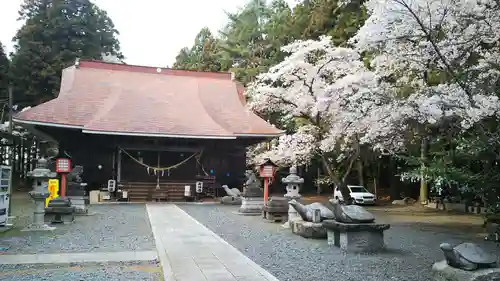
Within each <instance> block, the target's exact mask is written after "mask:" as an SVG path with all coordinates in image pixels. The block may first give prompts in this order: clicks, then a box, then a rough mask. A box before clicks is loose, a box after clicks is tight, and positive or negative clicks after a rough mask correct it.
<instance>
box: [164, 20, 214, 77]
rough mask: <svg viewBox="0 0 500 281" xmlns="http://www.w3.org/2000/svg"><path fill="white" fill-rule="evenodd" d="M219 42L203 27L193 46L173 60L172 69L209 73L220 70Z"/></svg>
mask: <svg viewBox="0 0 500 281" xmlns="http://www.w3.org/2000/svg"><path fill="white" fill-rule="evenodd" d="M219 50H220V46H219V41H218V40H217V39H216V38H215V37H214V36H213V35H212V33H211V32H210V29H208V27H204V28H203V29H201V30H200V32H199V33H198V35H196V38H195V42H194V45H193V46H192V47H191V48H190V49H189V48H183V49H182V50H181V51H180V52H179V54H178V55H177V57H176V58H175V63H174V68H176V69H187V70H199V71H211V72H217V71H221V70H222V65H221V62H220V56H219Z"/></svg>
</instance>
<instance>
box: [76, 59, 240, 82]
mask: <svg viewBox="0 0 500 281" xmlns="http://www.w3.org/2000/svg"><path fill="white" fill-rule="evenodd" d="M75 65H76V66H77V67H79V68H94V69H107V70H115V71H130V72H142V73H150V74H153V73H154V74H164V75H176V76H190V77H200V78H214V79H224V80H232V74H231V72H208V71H198V70H185V69H173V68H168V67H154V66H144V65H132V64H121V63H114V62H104V61H99V60H86V59H77V62H76V63H75Z"/></svg>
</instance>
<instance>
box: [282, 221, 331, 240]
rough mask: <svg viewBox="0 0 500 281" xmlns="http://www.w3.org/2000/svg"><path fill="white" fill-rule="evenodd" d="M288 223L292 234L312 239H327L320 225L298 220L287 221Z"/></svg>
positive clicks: (324, 230)
mask: <svg viewBox="0 0 500 281" xmlns="http://www.w3.org/2000/svg"><path fill="white" fill-rule="evenodd" d="M289 223H290V228H291V229H292V232H293V233H295V234H297V235H299V236H302V237H305V238H314V239H325V238H327V235H326V229H325V228H324V227H323V225H322V224H321V223H314V222H308V221H304V220H302V219H300V218H299V219H294V220H289Z"/></svg>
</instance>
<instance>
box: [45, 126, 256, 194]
mask: <svg viewBox="0 0 500 281" xmlns="http://www.w3.org/2000/svg"><path fill="white" fill-rule="evenodd" d="M37 130H39V131H43V132H44V133H46V134H48V135H50V136H52V137H53V138H54V139H57V140H58V142H59V148H60V151H61V152H62V151H65V152H66V153H67V154H69V156H70V157H71V159H72V164H73V165H81V166H83V167H84V180H85V181H86V182H87V183H88V184H89V189H99V188H103V187H105V186H106V185H107V181H108V180H110V179H115V180H116V181H117V183H118V184H121V185H122V186H123V188H124V189H125V190H127V189H128V190H130V191H131V192H132V191H134V190H135V192H136V193H141V192H142V193H143V194H142V195H141V196H139V197H141V198H143V200H153V199H155V198H154V197H155V193H162V194H163V197H166V198H167V199H169V200H179V199H181V198H182V196H183V192H184V186H185V185H191V186H194V184H195V182H196V181H197V178H198V177H199V176H214V177H215V184H214V186H215V188H220V187H221V186H222V185H228V186H229V187H230V188H233V187H236V188H241V186H242V184H243V181H244V172H245V170H246V147H247V146H248V145H250V144H253V143H254V142H256V141H262V140H257V139H183V138H175V139H174V138H151V137H133V136H114V135H98V134H84V133H82V132H81V131H80V130H75V129H67V128H57V127H38V128H37ZM187 158H189V159H188V160H186V159H187ZM137 160H142V163H143V164H145V165H147V166H150V167H152V168H150V169H148V168H147V167H145V166H144V165H141V164H139V163H137ZM181 162H184V163H182V164H180V165H178V167H175V168H172V169H170V170H164V171H155V170H154V168H158V167H159V168H166V167H172V166H174V165H176V164H179V163H181ZM157 185H159V187H160V188H158V186H157ZM138 189H142V191H139V190H138ZM153 189H154V190H153ZM173 189H175V190H173ZM146 190H148V191H147V192H146ZM133 196H134V194H131V197H133ZM158 196H159V197H161V196H160V195H158ZM164 199H165V198H164Z"/></svg>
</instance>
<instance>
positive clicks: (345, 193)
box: [321, 150, 359, 204]
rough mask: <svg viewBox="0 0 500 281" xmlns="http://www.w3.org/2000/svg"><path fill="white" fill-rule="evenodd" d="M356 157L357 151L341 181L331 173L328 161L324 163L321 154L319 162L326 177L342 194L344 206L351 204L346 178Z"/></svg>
mask: <svg viewBox="0 0 500 281" xmlns="http://www.w3.org/2000/svg"><path fill="white" fill-rule="evenodd" d="M358 157H359V150H358V151H356V153H355V154H354V155H353V156H352V157H351V160H350V161H349V166H348V167H347V170H346V172H345V174H344V176H343V177H342V179H339V178H338V177H337V176H336V175H335V173H334V172H333V171H332V169H331V168H330V167H329V166H328V161H326V158H325V156H324V155H323V154H321V162H322V163H323V167H324V168H325V171H326V172H327V173H328V176H329V177H330V178H331V179H332V181H333V183H334V184H335V187H338V188H339V190H340V193H341V194H342V198H343V199H344V202H345V203H346V204H351V203H352V198H351V192H350V191H349V188H348V187H347V183H346V180H347V176H348V175H349V173H350V172H351V170H352V167H353V165H354V162H355V161H356V160H357V159H358Z"/></svg>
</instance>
